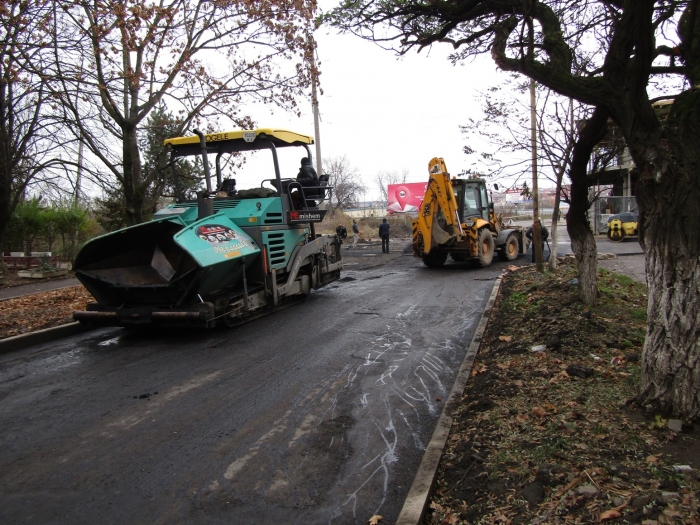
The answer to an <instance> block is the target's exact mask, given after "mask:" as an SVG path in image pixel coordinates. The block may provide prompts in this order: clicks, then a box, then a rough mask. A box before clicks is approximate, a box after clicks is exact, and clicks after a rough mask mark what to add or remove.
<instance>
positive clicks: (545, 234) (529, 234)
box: [525, 217, 549, 262]
mask: <svg viewBox="0 0 700 525" xmlns="http://www.w3.org/2000/svg"><path fill="white" fill-rule="evenodd" d="M537 222H539V223H540V236H541V238H542V256H543V258H544V243H545V242H547V239H548V238H549V230H548V229H547V227H546V226H545V225H544V224H542V221H541V220H540V218H539V217H537ZM533 235H534V234H533V231H532V226H530V227H529V228H528V229H527V230H525V237H527V238H528V239H530V241H534V238H533ZM532 262H535V244H534V243H533V244H532Z"/></svg>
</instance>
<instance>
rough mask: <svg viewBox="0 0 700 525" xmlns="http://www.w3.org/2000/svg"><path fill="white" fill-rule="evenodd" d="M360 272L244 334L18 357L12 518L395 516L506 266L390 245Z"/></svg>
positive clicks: (366, 259) (166, 338)
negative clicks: (447, 260) (441, 264)
mask: <svg viewBox="0 0 700 525" xmlns="http://www.w3.org/2000/svg"><path fill="white" fill-rule="evenodd" d="M399 245H401V246H399ZM404 246H406V243H403V244H401V243H397V242H395V243H393V244H392V249H394V250H395V249H397V248H399V247H404ZM345 261H346V262H347V263H348V266H347V268H348V269H347V270H346V271H344V272H343V276H342V277H343V278H342V280H341V281H339V282H335V283H333V284H332V285H330V286H328V287H326V288H324V289H322V290H318V291H316V292H313V293H312V294H311V296H310V297H309V298H308V299H307V300H306V301H304V302H302V303H300V304H297V305H295V306H293V307H290V308H287V309H286V310H283V311H280V312H276V313H274V314H271V315H268V316H266V317H263V318H260V319H257V320H254V321H251V322H249V323H247V324H244V325H241V326H238V327H236V328H234V329H231V330H213V331H208V332H206V331H173V330H170V331H159V332H146V333H143V332H130V331H125V330H122V329H102V330H99V331H93V332H88V333H85V334H81V335H79V336H74V337H71V338H66V339H62V340H60V341H56V342H54V343H51V344H47V345H43V346H39V347H34V348H29V349H26V350H23V351H21V352H16V353H12V354H7V355H4V356H1V357H0V522H2V523H27V524H37V523H52V524H63V523H65V524H87V523H89V524H95V523H100V524H107V523H119V524H121V523H130V524H132V523H149V524H151V523H163V524H165V523H167V524H170V523H207V524H210V523H213V524H215V523H227V524H231V523H235V524H247V523H255V524H283V523H284V524H287V523H299V524H301V523H303V524H316V523H324V524H325V523H329V524H330V523H332V524H336V523H338V524H345V523H366V521H367V520H368V519H369V518H370V517H371V516H372V515H374V514H381V515H383V516H384V517H385V520H387V521H388V522H393V521H395V520H396V517H397V516H398V513H399V511H400V509H401V505H402V504H403V501H404V498H405V496H406V494H407V492H408V489H409V486H410V484H411V482H412V480H413V477H414V474H415V471H416V469H417V467H418V464H419V462H420V459H421V456H422V454H423V450H424V447H425V446H426V444H427V442H428V441H429V439H430V436H431V434H432V432H433V430H434V426H435V422H436V420H437V418H438V416H439V414H440V412H441V410H442V408H443V403H442V400H444V399H445V398H446V397H447V394H448V393H449V391H450V388H451V386H452V383H453V381H454V377H455V374H456V372H457V371H458V369H459V365H460V364H461V362H462V359H463V357H464V354H465V352H466V349H467V347H468V345H469V342H470V340H471V337H472V334H473V332H474V330H475V328H476V325H477V323H478V321H479V318H480V316H481V313H482V310H483V307H484V305H485V303H486V301H487V299H488V296H489V293H490V291H491V289H492V287H493V284H494V278H495V277H496V276H498V275H499V274H500V273H501V272H502V271H503V269H504V268H505V267H506V264H505V263H502V262H495V263H494V264H493V265H492V266H491V267H489V268H486V269H471V268H468V267H467V265H466V264H452V265H449V264H448V266H446V267H445V268H442V269H438V270H430V269H427V268H425V267H423V265H422V263H421V262H420V261H419V260H417V259H414V258H413V257H410V256H407V255H402V254H401V253H392V254H391V255H382V254H381V252H380V250H379V246H376V247H370V248H366V249H364V251H357V252H354V253H348V254H347V256H346V257H345ZM526 262H527V257H526V256H520V258H519V260H518V263H520V264H525V263H526Z"/></svg>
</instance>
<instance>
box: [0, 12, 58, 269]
mask: <svg viewBox="0 0 700 525" xmlns="http://www.w3.org/2000/svg"><path fill="white" fill-rule="evenodd" d="M50 7H51V4H50V3H48V2H40V1H37V2H25V1H18V0H14V1H4V2H1V3H0V247H4V234H5V230H6V227H7V224H8V221H9V220H10V218H11V217H12V214H13V213H14V211H15V209H16V208H17V206H18V204H19V203H20V202H21V201H22V199H23V198H24V196H25V193H26V192H27V189H28V188H30V186H31V185H32V184H34V183H35V182H37V181H38V180H39V178H42V179H43V180H44V182H48V179H50V178H52V177H57V176H59V175H60V170H61V169H62V168H63V167H64V165H65V161H64V160H63V158H62V155H61V152H62V149H63V145H64V140H65V137H60V136H59V134H60V127H59V126H58V125H57V124H58V123H57V121H56V119H55V118H54V116H53V109H52V102H53V101H52V98H51V93H50V91H49V90H48V88H47V84H46V79H45V78H43V77H42V76H40V75H37V74H32V73H31V71H30V69H31V68H30V67H28V64H29V63H35V62H36V63H39V62H40V56H41V45H42V40H43V39H44V38H45V37H46V27H47V25H48V24H49V23H50V21H51V19H52V18H51V17H52V11H51V8H50ZM0 264H1V265H4V263H3V262H2V260H0Z"/></svg>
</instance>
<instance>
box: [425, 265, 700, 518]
mask: <svg viewBox="0 0 700 525" xmlns="http://www.w3.org/2000/svg"><path fill="white" fill-rule="evenodd" d="M575 277H576V270H575V266H573V265H571V264H562V265H561V266H560V268H559V269H558V270H557V272H556V273H551V272H547V273H545V274H544V275H542V274H538V273H537V272H536V271H535V269H534V267H524V268H522V269H520V270H517V271H510V272H508V273H507V274H505V275H504V278H503V282H502V284H501V288H500V291H499V296H498V298H497V300H496V303H495V305H494V308H493V310H492V312H491V314H490V318H489V323H488V326H487V329H486V332H485V333H484V336H483V338H482V341H481V346H480V350H479V355H478V357H477V362H476V363H475V365H474V368H473V369H472V374H471V377H470V380H469V383H468V384H467V387H466V388H465V391H464V394H463V396H462V398H461V402H460V403H458V404H456V405H455V407H453V409H452V411H451V413H450V414H449V415H450V416H451V417H452V419H453V425H452V429H451V434H450V437H449V439H448V443H447V445H446V447H445V451H444V453H443V457H442V459H441V462H440V466H439V469H438V475H437V478H436V482H435V487H434V491H433V496H432V500H431V503H430V507H429V509H428V514H427V516H426V518H425V523H427V524H431V525H437V524H440V525H442V524H447V523H450V524H452V523H455V524H482V523H484V524H485V523H500V524H511V525H516V524H525V523H532V524H545V523H547V524H575V523H606V524H610V523H642V524H646V525H658V524H665V523H674V524H680V523H687V524H697V525H700V514H699V513H698V508H699V506H700V481H699V478H700V476H699V474H698V473H699V470H700V463H699V462H700V436H699V435H698V434H699V432H698V431H697V430H695V429H694V428H693V427H692V425H689V424H686V425H685V426H684V431H683V432H681V433H677V432H671V431H669V430H668V428H666V420H665V419H663V418H661V416H660V415H658V414H653V413H650V412H648V411H645V410H644V409H643V408H642V407H638V406H636V405H635V404H634V403H633V400H634V396H635V388H636V385H637V383H638V380H639V369H640V360H641V352H642V348H643V344H644V337H645V329H646V324H645V323H646V319H645V318H644V316H643V315H640V313H639V312H640V309H641V311H642V312H644V311H646V296H647V289H646V286H644V285H643V284H641V283H638V282H636V281H633V280H631V279H629V278H627V277H625V276H624V275H619V274H615V273H612V272H608V271H606V270H603V269H600V270H599V273H598V280H599V281H598V282H599V298H598V304H597V305H596V306H594V307H591V308H589V307H586V306H585V305H584V304H583V303H581V302H580V301H579V300H578V299H577V287H576V285H574V284H572V282H577V281H573V280H574V278H575ZM540 345H544V346H545V351H540V352H531V351H530V349H531V348H532V347H533V346H540ZM660 422H661V423H660ZM679 464H681V465H690V467H691V468H690V469H688V468H685V467H684V468H679V466H678V465H679ZM674 465H675V466H676V468H675V469H674V468H673V467H674Z"/></svg>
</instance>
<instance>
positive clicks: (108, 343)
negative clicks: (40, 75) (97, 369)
mask: <svg viewBox="0 0 700 525" xmlns="http://www.w3.org/2000/svg"><path fill="white" fill-rule="evenodd" d="M118 343H119V337H113V338H112V339H106V340H105V341H102V342H100V343H97V346H111V345H116V344H118Z"/></svg>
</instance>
